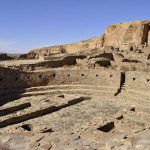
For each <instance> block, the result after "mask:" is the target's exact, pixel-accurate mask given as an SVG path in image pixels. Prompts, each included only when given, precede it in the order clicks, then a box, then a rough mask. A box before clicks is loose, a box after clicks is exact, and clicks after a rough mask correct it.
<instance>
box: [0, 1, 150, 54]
mask: <svg viewBox="0 0 150 150" xmlns="http://www.w3.org/2000/svg"><path fill="white" fill-rule="evenodd" d="M149 6H150V1H149V0H0V51H3V52H8V53H24V52H28V51H30V50H31V49H34V48H38V47H43V46H50V45H56V44H64V43H72V42H77V41H80V40H84V39H88V38H91V37H95V36H99V35H100V34H101V33H103V32H104V30H105V27H106V26H107V25H109V24H114V23H120V22H126V21H133V20H144V19H146V20H148V19H150V18H149Z"/></svg>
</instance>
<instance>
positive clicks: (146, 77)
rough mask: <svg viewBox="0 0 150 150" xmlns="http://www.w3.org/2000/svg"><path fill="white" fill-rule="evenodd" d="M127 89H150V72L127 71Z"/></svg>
mask: <svg viewBox="0 0 150 150" xmlns="http://www.w3.org/2000/svg"><path fill="white" fill-rule="evenodd" d="M125 88H126V89H132V90H139V91H149V90H150V73H148V72H135V71H129V72H127V73H126V82H125Z"/></svg>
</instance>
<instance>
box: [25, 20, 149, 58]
mask: <svg viewBox="0 0 150 150" xmlns="http://www.w3.org/2000/svg"><path fill="white" fill-rule="evenodd" d="M148 45H150V21H149V20H145V21H135V22H125V23H120V24H114V25H110V26H108V27H107V29H106V32H105V33H104V34H103V35H102V36H100V37H95V38H92V39H89V40H85V41H81V42H78V43H73V44H65V45H59V46H51V47H45V48H39V49H35V50H32V51H31V52H29V53H28V54H27V55H26V56H25V57H28V58H36V57H37V58H38V57H39V56H40V55H52V54H58V53H76V52H89V51H92V50H101V49H102V48H105V47H109V46H111V47H114V48H119V49H121V50H136V49H141V48H143V47H146V46H148Z"/></svg>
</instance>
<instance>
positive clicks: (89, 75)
mask: <svg viewBox="0 0 150 150" xmlns="http://www.w3.org/2000/svg"><path fill="white" fill-rule="evenodd" d="M0 74H1V79H2V80H1V81H0V82H1V84H0V89H17V88H18V89H20V88H25V87H33V86H46V85H65V84H66V85H69V84H80V85H86V84H87V85H98V86H104V87H109V88H110V87H112V88H114V89H118V87H119V84H120V73H119V72H116V71H100V70H96V69H95V70H92V69H91V70H74V69H67V70H63V69H55V70H54V69H53V70H49V71H44V72H20V71H17V70H15V71H14V70H11V69H2V68H1V69H0Z"/></svg>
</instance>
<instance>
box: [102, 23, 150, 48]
mask: <svg viewBox="0 0 150 150" xmlns="http://www.w3.org/2000/svg"><path fill="white" fill-rule="evenodd" d="M149 31H150V21H136V22H127V23H120V24H116V25H111V26H109V27H108V28H107V30H106V32H105V36H104V45H103V46H104V47H105V46H113V47H117V48H120V49H123V50H124V49H125V50H126V49H130V48H131V47H132V48H133V49H137V48H141V46H148V45H150V32H149Z"/></svg>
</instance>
